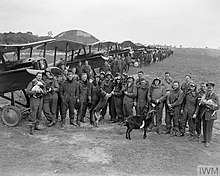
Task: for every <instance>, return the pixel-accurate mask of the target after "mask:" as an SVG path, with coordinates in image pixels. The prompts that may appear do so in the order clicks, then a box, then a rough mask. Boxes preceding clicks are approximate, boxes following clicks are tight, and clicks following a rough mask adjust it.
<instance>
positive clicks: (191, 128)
mask: <svg viewBox="0 0 220 176" xmlns="http://www.w3.org/2000/svg"><path fill="white" fill-rule="evenodd" d="M195 122H196V119H195V118H192V115H190V116H189V118H188V124H189V133H190V135H191V136H195V135H196V123H195Z"/></svg>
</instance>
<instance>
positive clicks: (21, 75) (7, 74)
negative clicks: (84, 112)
mask: <svg viewBox="0 0 220 176" xmlns="http://www.w3.org/2000/svg"><path fill="white" fill-rule="evenodd" d="M143 48H145V49H146V48H148V49H150V48H149V47H146V46H144V45H141V46H140V45H135V44H134V43H132V42H131V41H124V42H122V43H120V44H118V43H117V42H111V41H107V42H96V43H93V44H89V45H87V44H83V43H80V42H78V41H73V40H67V39H49V40H44V41H39V42H34V43H27V44H13V45H6V44H0V82H1V84H0V97H1V98H3V99H6V100H9V101H10V105H6V106H4V107H3V108H2V113H1V114H2V121H3V122H4V123H5V124H6V125H8V126H16V125H17V124H18V123H19V122H20V120H21V114H22V113H25V112H27V111H29V98H28V96H27V95H26V92H25V89H26V87H27V85H28V83H29V82H30V81H31V80H32V79H33V78H34V77H35V75H36V73H37V72H44V70H45V69H46V68H48V67H49V68H50V70H51V72H52V73H54V74H61V70H60V69H59V68H58V67H56V63H57V52H63V53H65V62H64V64H65V65H67V66H68V65H69V66H70V67H71V66H76V65H77V63H78V62H79V61H82V62H83V61H84V60H88V61H89V64H90V65H91V66H92V67H93V68H97V67H100V66H101V65H103V64H104V61H105V60H106V59H108V56H111V55H115V54H124V55H125V56H126V55H127V54H128V53H129V52H131V51H132V50H133V51H134V50H137V51H138V50H139V51H140V50H143ZM33 49H39V50H43V55H42V56H37V57H34V56H33ZM23 50H29V56H28V57H26V58H22V57H21V52H22V51H23ZM48 50H53V53H54V59H53V63H50V64H48V62H47V58H46V52H47V51H48ZM13 52H14V53H15V54H16V60H15V61H9V60H7V59H6V58H7V57H6V55H7V54H8V53H13ZM18 91H19V92H22V94H23V97H25V103H24V102H23V100H22V102H21V101H19V100H17V99H16V97H15V92H18ZM18 106H20V107H23V108H18Z"/></svg>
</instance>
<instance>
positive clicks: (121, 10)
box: [0, 0, 220, 48]
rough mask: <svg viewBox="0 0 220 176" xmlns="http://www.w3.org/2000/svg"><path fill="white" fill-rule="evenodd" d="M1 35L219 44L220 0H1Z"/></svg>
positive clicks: (152, 42)
mask: <svg viewBox="0 0 220 176" xmlns="http://www.w3.org/2000/svg"><path fill="white" fill-rule="evenodd" d="M0 23H1V24H0V33H3V32H9V31H12V32H27V31H31V32H33V34H37V35H40V36H42V35H43V36H46V35H48V31H52V33H53V35H54V36H55V35H58V34H59V33H61V32H63V31H68V30H76V29H77V30H83V31H85V32H88V33H90V34H92V35H93V36H95V37H97V38H98V39H100V40H110V41H117V42H122V41H124V40H131V41H133V42H135V43H137V42H139V43H142V44H163V45H164V44H166V45H173V46H180V45H182V46H183V47H202V48H204V47H209V48H219V47H220V0H1V6H0Z"/></svg>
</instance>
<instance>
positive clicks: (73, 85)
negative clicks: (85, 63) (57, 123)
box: [59, 70, 79, 127]
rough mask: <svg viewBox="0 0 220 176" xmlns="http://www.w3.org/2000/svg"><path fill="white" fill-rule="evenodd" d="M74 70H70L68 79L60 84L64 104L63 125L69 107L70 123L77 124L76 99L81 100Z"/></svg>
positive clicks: (62, 124)
mask: <svg viewBox="0 0 220 176" xmlns="http://www.w3.org/2000/svg"><path fill="white" fill-rule="evenodd" d="M73 76H74V75H73V72H72V70H68V73H67V80H66V81H64V82H63V83H62V84H61V86H60V91H59V93H60V97H61V104H62V114H61V127H63V126H64V125H65V119H66V113H67V110H68V109H69V118H70V125H74V126H76V124H75V123H74V108H75V104H76V101H79V87H78V83H77V82H76V81H75V80H74V79H73Z"/></svg>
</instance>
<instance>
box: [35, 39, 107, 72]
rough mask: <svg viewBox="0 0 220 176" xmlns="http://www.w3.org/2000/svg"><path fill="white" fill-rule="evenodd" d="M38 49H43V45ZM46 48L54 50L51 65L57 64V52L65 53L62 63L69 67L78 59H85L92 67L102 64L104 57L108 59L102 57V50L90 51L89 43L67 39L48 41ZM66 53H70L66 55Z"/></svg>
mask: <svg viewBox="0 0 220 176" xmlns="http://www.w3.org/2000/svg"><path fill="white" fill-rule="evenodd" d="M38 49H43V46H40V47H38ZM47 50H52V51H54V61H53V64H52V65H53V66H56V65H57V64H59V61H56V53H57V52H63V53H65V59H64V64H65V65H66V66H69V67H75V66H76V65H77V64H78V62H79V61H81V62H84V61H85V60H87V61H88V62H89V64H90V66H91V67H92V68H98V67H101V66H102V65H103V64H104V61H105V60H106V59H108V58H107V57H104V55H105V54H104V52H102V51H97V52H95V51H92V46H91V45H86V44H83V43H80V42H76V41H72V40H68V39H57V40H54V41H51V42H49V43H48V44H47ZM68 53H70V54H69V55H68ZM69 56H70V57H69Z"/></svg>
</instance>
